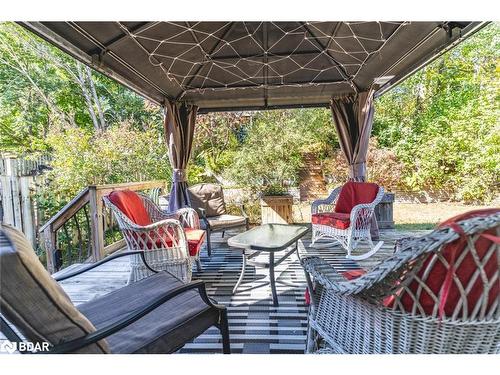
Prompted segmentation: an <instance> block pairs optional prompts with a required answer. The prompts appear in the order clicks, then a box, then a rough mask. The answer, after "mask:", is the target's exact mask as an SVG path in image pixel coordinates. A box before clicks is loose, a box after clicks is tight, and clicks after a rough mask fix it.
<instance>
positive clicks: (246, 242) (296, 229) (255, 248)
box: [227, 224, 309, 306]
mask: <svg viewBox="0 0 500 375" xmlns="http://www.w3.org/2000/svg"><path fill="white" fill-rule="evenodd" d="M308 231H309V228H308V227H306V226H303V225H288V224H264V225H261V226H259V227H255V228H253V229H250V230H249V231H246V232H244V233H240V234H238V235H236V236H234V237H231V238H230V239H229V240H228V241H227V243H228V245H229V246H231V247H236V248H239V249H242V258H243V264H242V268H241V274H240V277H239V279H238V282H237V283H236V285H235V286H234V288H233V293H236V291H237V289H238V287H239V286H240V284H241V282H242V280H243V277H244V275H245V268H246V265H247V264H250V265H253V266H256V267H265V268H269V283H270V284H271V291H272V295H273V304H274V306H277V305H278V295H277V293H276V282H279V283H284V284H286V285H288V284H287V283H285V282H284V281H281V280H276V279H275V277H274V268H275V267H276V266H278V265H279V264H280V263H281V262H283V261H284V260H285V259H286V258H288V257H289V256H290V255H291V254H292V253H293V252H295V251H297V241H298V240H299V239H300V238H302V237H303V236H304V235H305V234H306V233H307V232H308ZM293 244H295V246H294V247H293V248H292V249H291V250H289V251H287V252H286V253H285V254H284V255H283V256H282V257H281V258H279V259H278V260H275V259H274V253H276V252H278V251H281V250H285V249H288V248H289V247H290V246H291V245H293ZM262 252H268V253H269V262H267V263H265V262H256V261H252V260H251V259H252V258H255V257H256V256H258V255H259V254H260V253H262ZM266 285H267V284H266Z"/></svg>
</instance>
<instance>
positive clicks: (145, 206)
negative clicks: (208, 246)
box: [103, 191, 205, 283]
mask: <svg viewBox="0 0 500 375" xmlns="http://www.w3.org/2000/svg"><path fill="white" fill-rule="evenodd" d="M115 193H118V192H112V193H111V194H110V195H109V196H107V197H104V198H103V200H104V203H105V205H106V206H107V207H108V208H109V209H110V210H111V211H112V212H113V214H114V216H115V218H116V220H117V222H118V225H119V227H120V230H121V231H122V234H123V237H124V238H125V241H126V243H127V247H128V250H129V251H137V250H143V251H144V252H145V256H146V261H147V263H148V264H149V265H150V266H151V267H152V268H153V269H155V270H158V271H168V272H170V273H171V274H173V275H174V276H176V277H178V278H179V279H181V280H182V281H184V282H186V283H187V282H190V281H191V276H192V265H193V262H196V265H197V267H198V270H200V269H201V264H200V249H201V245H202V244H203V241H204V239H205V232H204V231H203V230H200V229H199V228H200V221H199V218H198V214H197V213H196V211H195V210H193V209H191V208H182V209H180V210H177V211H176V212H172V213H165V212H163V211H161V210H160V209H159V208H158V207H157V206H156V205H155V204H154V203H153V202H152V201H151V199H150V198H148V197H146V196H144V195H140V194H136V193H134V192H131V191H121V192H119V193H122V194H123V193H125V194H127V197H126V199H131V200H132V201H135V206H134V207H133V209H132V210H131V209H130V207H128V208H124V207H122V209H120V208H119V207H117V202H116V199H113V198H112V195H113V194H115ZM113 201H114V203H113ZM123 210H125V212H124V211H123ZM130 266H131V273H130V278H129V283H130V282H135V281H138V280H140V279H143V278H145V277H148V276H150V275H152V274H153V273H152V272H151V270H150V269H149V268H148V267H146V266H145V264H144V262H143V261H142V258H141V256H140V255H134V256H131V257H130Z"/></svg>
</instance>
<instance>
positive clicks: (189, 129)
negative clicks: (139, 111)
mask: <svg viewBox="0 0 500 375" xmlns="http://www.w3.org/2000/svg"><path fill="white" fill-rule="evenodd" d="M197 111H198V107H196V106H191V105H185V104H183V103H176V102H167V103H166V105H165V124H164V130H165V141H166V142H167V146H168V158H169V159H170V164H171V165H172V168H173V174H172V189H171V191H170V200H169V203H168V209H169V211H171V212H172V211H175V210H178V209H179V208H182V207H186V206H189V195H188V192H187V187H188V186H187V172H186V168H187V165H188V162H189V157H190V156H191V147H192V144H193V135H194V124H195V121H196V112H197Z"/></svg>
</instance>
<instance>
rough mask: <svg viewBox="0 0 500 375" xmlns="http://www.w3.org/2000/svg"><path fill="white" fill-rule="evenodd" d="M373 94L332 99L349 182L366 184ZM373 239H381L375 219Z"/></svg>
mask: <svg viewBox="0 0 500 375" xmlns="http://www.w3.org/2000/svg"><path fill="white" fill-rule="evenodd" d="M373 94H374V91H373V90H369V91H364V92H360V93H358V94H357V95H351V96H345V97H341V98H335V99H332V101H331V102H330V108H331V110H332V116H333V122H334V124H335V128H336V129H337V135H338V137H339V143H340V148H341V150H342V152H343V153H344V155H345V157H346V159H347V162H348V164H349V180H351V181H365V180H366V156H367V154H368V142H369V141H370V135H371V132H372V125H373V113H374V109H373ZM370 232H371V236H372V239H374V240H377V239H378V238H379V230H378V224H377V219H376V217H375V215H373V219H372V224H371V228H370Z"/></svg>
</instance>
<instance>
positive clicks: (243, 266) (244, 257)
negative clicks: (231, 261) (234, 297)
mask: <svg viewBox="0 0 500 375" xmlns="http://www.w3.org/2000/svg"><path fill="white" fill-rule="evenodd" d="M241 257H242V258H243V259H242V263H241V274H240V277H239V279H238V282H237V283H236V285H235V286H234V288H233V294H234V293H236V290H237V289H238V287H239V286H240V284H241V282H242V281H243V277H244V276H245V268H246V265H247V257H246V254H245V249H243V250H242V252H241Z"/></svg>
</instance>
